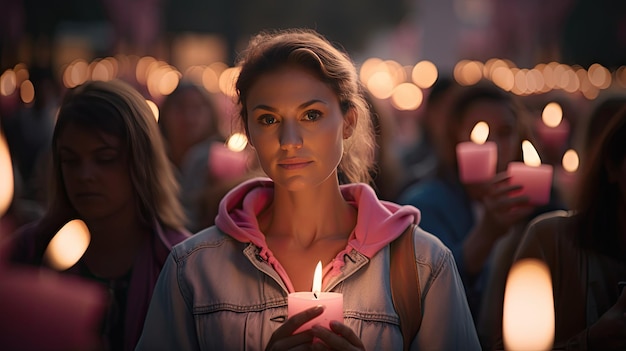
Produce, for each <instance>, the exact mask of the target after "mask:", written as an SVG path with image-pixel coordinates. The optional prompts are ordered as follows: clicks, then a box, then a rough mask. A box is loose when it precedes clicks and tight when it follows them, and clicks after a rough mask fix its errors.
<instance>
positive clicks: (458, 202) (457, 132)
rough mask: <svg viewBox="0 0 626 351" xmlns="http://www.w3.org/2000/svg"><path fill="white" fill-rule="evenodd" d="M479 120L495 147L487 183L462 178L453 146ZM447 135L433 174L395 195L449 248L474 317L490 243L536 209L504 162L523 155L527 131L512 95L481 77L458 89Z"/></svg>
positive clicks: (509, 232) (516, 228)
mask: <svg viewBox="0 0 626 351" xmlns="http://www.w3.org/2000/svg"><path fill="white" fill-rule="evenodd" d="M480 121H484V122H486V123H487V124H488V125H489V138H488V140H491V141H493V142H495V143H496V145H497V148H498V160H497V169H496V175H495V177H494V178H493V179H492V180H491V181H488V182H485V183H477V184H463V183H462V182H461V181H460V178H459V175H458V169H457V159H456V151H455V147H456V145H457V143H459V142H463V141H468V140H470V134H471V130H472V129H473V127H474V126H475V125H476V123H478V122H480ZM446 135H447V137H446V138H445V140H446V141H447V142H446V143H441V144H439V145H440V146H439V148H440V149H439V150H438V154H439V155H441V157H440V160H439V166H438V168H437V173H436V176H435V177H432V178H430V179H426V180H423V181H421V182H418V183H416V184H414V185H412V186H410V187H409V188H407V189H406V190H405V191H404V192H403V193H402V194H401V195H400V196H399V200H398V201H399V202H400V203H403V204H408V205H413V206H415V207H417V208H419V209H420V211H421V213H422V217H423V219H422V222H421V225H422V226H423V228H424V229H425V230H426V231H429V232H431V233H433V234H434V235H436V236H437V237H439V238H440V239H441V240H442V241H443V243H444V244H445V245H446V246H448V247H449V248H450V249H451V250H452V253H453V254H454V257H455V260H456V264H457V267H458V269H459V272H460V274H461V278H462V279H463V282H464V286H465V289H466V295H467V298H468V300H469V305H470V308H471V310H472V313H473V316H474V319H475V320H476V321H477V320H478V314H479V313H480V303H481V298H482V294H483V289H484V286H485V284H486V279H487V276H488V274H489V268H490V265H489V261H490V256H491V254H492V252H493V250H494V248H495V247H496V245H497V244H498V242H499V241H500V240H502V238H504V237H506V236H507V235H513V234H512V233H513V232H515V231H519V232H521V231H522V230H523V227H524V225H525V224H526V223H527V222H526V221H527V220H528V218H529V216H530V215H531V213H532V212H533V211H534V207H533V206H530V205H529V204H528V199H527V198H526V197H525V196H522V195H518V194H515V192H516V191H517V190H519V188H520V187H519V186H518V185H516V184H510V183H509V182H508V176H507V175H506V168H507V165H508V163H509V162H511V161H517V160H521V156H522V155H521V142H522V140H523V139H529V138H530V137H529V135H530V134H529V129H528V127H527V125H526V124H525V119H524V115H523V110H522V108H521V106H520V105H519V104H518V103H517V101H516V100H514V97H513V96H512V95H510V94H509V93H507V92H505V91H503V90H502V89H500V88H498V87H497V86H495V85H493V84H492V83H490V82H480V83H479V84H476V85H473V86H468V87H463V90H462V91H459V92H458V95H457V97H456V99H455V100H454V101H453V103H452V106H451V110H450V116H449V123H448V124H447V130H446Z"/></svg>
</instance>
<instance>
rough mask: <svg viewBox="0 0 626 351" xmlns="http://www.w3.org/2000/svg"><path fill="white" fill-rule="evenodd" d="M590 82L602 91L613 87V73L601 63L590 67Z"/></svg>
mask: <svg viewBox="0 0 626 351" xmlns="http://www.w3.org/2000/svg"><path fill="white" fill-rule="evenodd" d="M588 75H589V81H590V82H591V84H593V85H594V86H596V87H598V88H600V89H606V88H608V87H609V86H610V85H611V72H609V70H608V69H607V68H606V67H604V66H602V65H601V64H599V63H594V64H593V65H591V66H589V70H588Z"/></svg>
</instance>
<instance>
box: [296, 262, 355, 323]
mask: <svg viewBox="0 0 626 351" xmlns="http://www.w3.org/2000/svg"><path fill="white" fill-rule="evenodd" d="M321 290H322V262H321V261H320V262H318V263H317V267H316V268H315V274H314V275H313V289H312V291H310V292H309V291H305V292H295V293H291V294H289V296H288V297H287V299H288V306H287V317H288V318H291V316H293V315H295V314H298V313H300V312H302V311H304V310H306V309H309V308H311V307H315V306H318V305H324V306H325V307H326V308H325V309H324V312H322V314H321V315H319V316H317V317H315V318H313V319H312V320H310V321H308V322H306V323H304V324H303V325H302V326H301V327H300V328H298V329H297V330H296V331H295V333H300V332H302V331H305V330H308V329H311V327H313V326H314V325H316V324H319V325H321V326H323V327H325V328H328V329H330V321H332V320H337V321H341V322H343V295H342V294H340V293H333V292H321Z"/></svg>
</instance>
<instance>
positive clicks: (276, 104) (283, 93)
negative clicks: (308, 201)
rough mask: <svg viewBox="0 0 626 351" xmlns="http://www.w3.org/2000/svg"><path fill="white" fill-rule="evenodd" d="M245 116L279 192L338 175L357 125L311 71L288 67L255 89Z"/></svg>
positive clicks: (262, 79)
mask: <svg viewBox="0 0 626 351" xmlns="http://www.w3.org/2000/svg"><path fill="white" fill-rule="evenodd" d="M246 110H247V113H248V122H247V123H248V124H247V127H248V131H249V135H250V143H251V144H252V145H253V146H254V148H255V149H256V153H257V156H258V159H259V163H260V165H261V167H262V168H263V170H264V171H265V173H266V174H267V175H268V176H269V177H270V178H272V179H273V180H274V182H275V183H276V185H277V186H282V187H285V188H287V189H288V190H291V191H295V190H299V189H302V188H310V187H314V186H316V185H318V184H321V183H322V182H324V181H325V180H327V179H329V177H330V176H331V175H336V170H337V166H338V165H339V162H340V161H341V157H342V153H343V139H344V138H347V137H348V136H350V134H351V130H352V124H353V123H356V120H355V117H354V114H353V113H348V114H347V117H348V118H344V115H343V114H342V112H341V109H340V106H339V100H338V98H337V96H336V95H335V93H334V92H333V91H332V90H331V89H330V88H329V87H328V86H327V85H326V84H325V83H323V82H322V81H320V80H319V79H318V78H317V77H315V76H314V75H312V74H311V73H309V72H308V71H306V70H304V69H300V68H295V67H284V68H281V69H279V70H276V71H273V72H270V73H266V74H264V75H262V76H260V77H259V78H258V80H257V81H256V82H255V83H254V85H253V86H252V87H251V89H250V91H249V94H248V100H247V106H246Z"/></svg>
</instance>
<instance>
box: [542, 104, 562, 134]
mask: <svg viewBox="0 0 626 351" xmlns="http://www.w3.org/2000/svg"><path fill="white" fill-rule="evenodd" d="M541 120H542V121H543V123H544V124H545V125H547V126H548V127H552V128H555V127H557V126H558V125H559V124H561V121H562V120H563V109H562V108H561V105H559V103H557V102H550V103H548V104H547V105H546V106H545V107H544V108H543V112H542V113H541Z"/></svg>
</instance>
